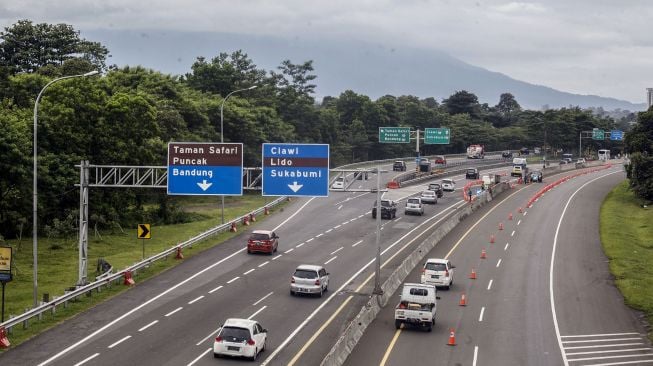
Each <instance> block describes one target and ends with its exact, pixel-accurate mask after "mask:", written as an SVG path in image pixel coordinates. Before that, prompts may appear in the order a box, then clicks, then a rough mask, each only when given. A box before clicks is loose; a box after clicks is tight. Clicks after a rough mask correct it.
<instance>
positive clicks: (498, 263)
mask: <svg viewBox="0 0 653 366" xmlns="http://www.w3.org/2000/svg"><path fill="white" fill-rule="evenodd" d="M500 265H501V258H499V261H498V262H497V268H499V266H500Z"/></svg>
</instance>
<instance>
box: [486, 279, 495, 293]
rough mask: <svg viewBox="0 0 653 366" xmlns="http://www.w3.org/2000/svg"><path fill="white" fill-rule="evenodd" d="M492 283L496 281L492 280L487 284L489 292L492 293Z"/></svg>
mask: <svg viewBox="0 0 653 366" xmlns="http://www.w3.org/2000/svg"><path fill="white" fill-rule="evenodd" d="M492 281H494V280H490V282H488V284H487V290H488V291H490V289H491V288H492Z"/></svg>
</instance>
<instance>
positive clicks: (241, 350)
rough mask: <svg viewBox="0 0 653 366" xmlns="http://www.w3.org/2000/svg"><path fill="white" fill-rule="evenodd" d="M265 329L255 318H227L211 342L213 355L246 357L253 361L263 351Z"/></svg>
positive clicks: (266, 336)
mask: <svg viewBox="0 0 653 366" xmlns="http://www.w3.org/2000/svg"><path fill="white" fill-rule="evenodd" d="M267 338H268V331H267V329H265V328H263V327H262V326H261V324H259V323H258V322H257V321H255V320H249V319H236V318H231V319H227V320H226V321H225V322H224V324H223V325H222V326H221V327H220V329H219V330H218V335H217V336H216V337H215V341H214V342H213V357H215V358H218V357H220V356H234V357H247V358H249V359H250V360H252V361H254V360H256V358H257V357H258V354H259V353H261V352H263V351H265V342H266V341H267Z"/></svg>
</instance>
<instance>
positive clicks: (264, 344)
mask: <svg viewBox="0 0 653 366" xmlns="http://www.w3.org/2000/svg"><path fill="white" fill-rule="evenodd" d="M433 322H434V323H435V320H434V321H433ZM267 343H268V338H267V337H265V340H264V341H263V348H261V352H265V346H266V344H267Z"/></svg>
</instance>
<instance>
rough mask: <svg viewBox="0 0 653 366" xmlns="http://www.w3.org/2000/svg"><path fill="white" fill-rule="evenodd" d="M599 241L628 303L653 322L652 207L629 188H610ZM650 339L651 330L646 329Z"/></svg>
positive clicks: (652, 338)
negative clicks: (646, 205)
mask: <svg viewBox="0 0 653 366" xmlns="http://www.w3.org/2000/svg"><path fill="white" fill-rule="evenodd" d="M600 230H601V242H602V243H603V249H604V251H605V254H606V255H607V256H608V258H609V259H610V271H611V272H612V274H613V275H614V276H615V282H616V284H617V287H618V288H619V290H620V291H621V293H622V294H623V296H624V299H625V302H626V304H627V305H628V306H630V307H632V308H634V309H637V310H641V311H642V312H644V314H645V315H646V318H647V320H648V322H649V324H653V266H651V263H653V241H652V240H651V238H653V209H651V208H650V207H642V203H641V201H640V200H638V198H637V197H635V195H634V194H633V193H632V192H631V191H630V190H629V189H628V181H625V182H623V183H622V184H620V185H619V186H617V187H616V188H615V189H613V190H612V192H610V193H609V194H608V196H607V197H606V199H605V201H604V202H603V205H602V206H601V229H600ZM648 336H649V339H651V341H653V331H649V334H648Z"/></svg>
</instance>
